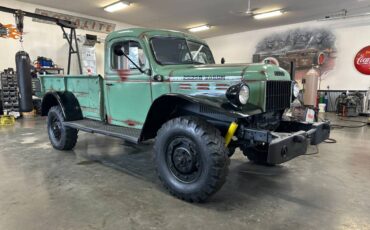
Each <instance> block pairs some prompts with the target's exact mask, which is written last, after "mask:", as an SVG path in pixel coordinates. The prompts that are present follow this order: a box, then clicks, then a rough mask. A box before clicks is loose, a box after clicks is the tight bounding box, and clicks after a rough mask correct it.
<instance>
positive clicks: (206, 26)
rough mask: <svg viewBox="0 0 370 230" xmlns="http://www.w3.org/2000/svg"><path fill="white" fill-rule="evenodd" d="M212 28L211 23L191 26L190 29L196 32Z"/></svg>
mask: <svg viewBox="0 0 370 230" xmlns="http://www.w3.org/2000/svg"><path fill="white" fill-rule="evenodd" d="M209 29H211V27H210V26H209V25H203V26H197V27H194V28H190V29H189V31H190V32H192V33H196V32H201V31H205V30H209Z"/></svg>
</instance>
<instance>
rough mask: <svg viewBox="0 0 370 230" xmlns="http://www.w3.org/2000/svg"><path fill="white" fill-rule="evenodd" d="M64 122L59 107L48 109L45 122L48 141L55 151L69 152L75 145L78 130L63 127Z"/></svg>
mask: <svg viewBox="0 0 370 230" xmlns="http://www.w3.org/2000/svg"><path fill="white" fill-rule="evenodd" d="M64 120H65V118H64V115H63V112H62V109H61V107H60V106H54V107H51V108H50V110H49V113H48V121H47V129H48V134H49V140H50V142H51V145H52V146H53V147H54V148H55V149H58V150H71V149H73V148H74V147H75V145H76V143H77V133H78V130H77V129H73V128H69V127H66V126H64V125H63V122H64Z"/></svg>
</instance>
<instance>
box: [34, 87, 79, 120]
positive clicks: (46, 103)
mask: <svg viewBox="0 0 370 230" xmlns="http://www.w3.org/2000/svg"><path fill="white" fill-rule="evenodd" d="M58 105H59V106H60V107H61V108H62V112H63V115H64V117H65V118H66V120H67V121H75V120H81V119H83V116H82V111H81V108H80V104H79V103H78V100H77V98H76V97H75V96H74V95H73V93H71V92H68V91H64V92H56V91H52V92H48V93H46V94H45V96H44V97H43V99H42V104H41V115H42V116H47V115H48V112H49V110H50V108H51V107H53V106H58Z"/></svg>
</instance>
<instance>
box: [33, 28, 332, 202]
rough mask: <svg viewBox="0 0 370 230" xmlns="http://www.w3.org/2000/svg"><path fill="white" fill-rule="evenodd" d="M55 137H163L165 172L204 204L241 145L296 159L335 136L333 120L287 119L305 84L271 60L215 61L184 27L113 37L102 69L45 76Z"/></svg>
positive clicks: (265, 158)
mask: <svg viewBox="0 0 370 230" xmlns="http://www.w3.org/2000/svg"><path fill="white" fill-rule="evenodd" d="M40 81H41V89H42V95H43V100H42V115H45V116H46V115H47V116H48V120H47V127H48V134H49V138H50V142H51V144H52V145H53V147H54V148H56V149H58V150H71V149H72V148H74V147H75V145H76V142H77V136H78V135H77V134H78V131H85V132H90V133H99V134H104V135H108V136H112V137H117V138H122V139H124V140H126V141H130V142H133V143H136V144H139V143H140V142H143V141H146V140H149V139H153V138H155V143H154V148H153V149H154V153H153V154H154V164H155V166H156V169H157V173H158V176H159V178H160V180H161V181H162V183H163V185H164V186H165V187H166V188H167V189H168V190H169V192H170V193H171V194H173V195H175V196H176V197H178V198H180V199H183V200H186V201H190V202H201V201H204V200H206V199H207V198H208V197H210V196H211V195H212V194H214V193H215V192H216V191H218V190H219V189H220V188H221V187H222V185H223V184H224V182H225V179H226V175H227V172H228V165H229V161H230V160H229V158H230V157H231V156H232V154H233V153H234V151H235V148H240V149H241V151H242V152H243V154H244V155H245V156H246V157H247V158H248V159H249V160H251V161H253V162H255V163H256V164H264V165H275V164H280V163H283V162H286V161H289V160H291V159H293V158H295V157H297V156H299V155H302V154H304V153H305V152H306V151H307V146H308V145H310V144H311V145H317V144H319V143H320V142H322V141H324V140H325V139H327V138H328V137H329V133H330V127H329V124H327V123H314V124H309V123H299V122H288V121H284V120H283V119H282V115H283V113H284V110H285V109H286V108H289V107H290V104H291V102H292V100H293V99H294V98H295V97H297V96H298V92H299V90H298V89H297V86H296V84H295V83H294V81H292V79H291V76H290V74H289V73H288V72H287V71H285V70H284V69H281V68H279V67H278V66H275V65H269V64H228V65H216V64H215V60H214V58H213V55H212V52H211V50H210V48H209V47H208V45H207V44H206V42H205V41H203V40H201V39H198V38H196V37H194V36H191V35H188V34H184V33H181V32H176V31H168V30H151V29H144V28H138V29H127V30H121V31H116V32H113V33H111V34H109V35H108V37H107V38H106V43H105V73H104V76H100V75H97V76H50V75H48V76H40Z"/></svg>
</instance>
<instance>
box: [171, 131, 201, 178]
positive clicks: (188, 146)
mask: <svg viewBox="0 0 370 230" xmlns="http://www.w3.org/2000/svg"><path fill="white" fill-rule="evenodd" d="M166 163H167V167H168V168H169V170H170V171H171V173H172V174H173V175H174V176H175V177H176V178H177V179H178V180H179V181H181V182H184V183H191V182H193V181H195V180H197V179H198V178H199V176H200V175H201V173H202V159H201V155H200V154H199V151H198V150H197V148H196V145H195V143H194V142H193V141H192V140H190V139H189V138H187V137H176V138H174V139H172V140H171V141H170V142H169V144H168V145H167V150H166Z"/></svg>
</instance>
